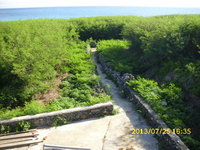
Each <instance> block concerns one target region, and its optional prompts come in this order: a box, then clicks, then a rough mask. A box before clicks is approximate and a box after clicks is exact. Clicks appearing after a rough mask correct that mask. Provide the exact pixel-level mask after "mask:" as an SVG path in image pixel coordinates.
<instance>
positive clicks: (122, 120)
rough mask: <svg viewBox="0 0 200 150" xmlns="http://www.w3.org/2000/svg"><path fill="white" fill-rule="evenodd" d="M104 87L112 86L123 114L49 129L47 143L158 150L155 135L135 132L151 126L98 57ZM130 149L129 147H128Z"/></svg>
mask: <svg viewBox="0 0 200 150" xmlns="http://www.w3.org/2000/svg"><path fill="white" fill-rule="evenodd" d="M94 63H95V65H96V66H97V72H98V74H99V76H100V77H101V82H102V85H103V86H106V87H110V88H109V90H110V93H111V96H112V99H113V103H114V107H115V108H117V109H118V110H119V113H118V114H116V115H113V116H107V117H104V118H97V119H87V120H84V121H78V122H76V123H72V124H68V125H64V126H59V127H57V128H54V127H53V128H50V129H46V131H47V132H48V133H47V139H46V141H45V142H44V143H47V144H55V145H63V146H74V147H84V148H90V149H91V150H158V142H157V140H156V139H155V138H154V137H153V135H133V134H131V132H132V129H133V128H150V127H149V126H148V125H147V124H146V122H145V120H144V119H143V118H142V117H141V116H140V115H139V114H138V113H137V112H136V109H135V107H134V106H133V104H132V103H131V102H129V101H128V100H127V99H125V98H123V97H121V95H120V91H119V89H118V88H117V87H116V85H115V84H114V83H113V82H112V81H111V80H109V79H107V78H106V75H105V74H104V73H102V71H101V66H100V65H99V64H98V63H97V62H96V59H94ZM128 148H129V149H128Z"/></svg>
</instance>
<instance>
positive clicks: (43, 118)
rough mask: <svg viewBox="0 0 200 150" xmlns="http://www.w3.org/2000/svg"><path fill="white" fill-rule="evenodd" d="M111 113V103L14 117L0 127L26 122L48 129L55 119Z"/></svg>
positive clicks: (70, 118)
mask: <svg viewBox="0 0 200 150" xmlns="http://www.w3.org/2000/svg"><path fill="white" fill-rule="evenodd" d="M112 111H113V105H112V103H111V102H108V103H101V104H96V105H93V106H87V107H78V108H72V109H66V110H61V111H54V112H49V113H42V114H37V115H29V116H22V117H16V118H13V119H7V120H0V126H1V125H4V126H11V127H15V126H16V125H17V124H18V123H19V122H22V121H28V122H30V124H31V126H32V128H38V127H39V128H40V127H49V126H52V125H53V123H54V121H55V120H56V118H58V117H61V118H64V119H65V120H67V121H68V122H72V121H77V120H82V119H88V118H95V117H100V116H104V115H111V114H112Z"/></svg>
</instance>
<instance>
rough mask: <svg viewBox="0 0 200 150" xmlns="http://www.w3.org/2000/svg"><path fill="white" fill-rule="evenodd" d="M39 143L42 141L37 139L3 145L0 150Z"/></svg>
mask: <svg viewBox="0 0 200 150" xmlns="http://www.w3.org/2000/svg"><path fill="white" fill-rule="evenodd" d="M40 142H43V140H41V139H38V140H32V141H25V142H19V143H10V144H4V145H0V149H6V148H7V149H8V148H14V147H20V146H26V145H30V144H37V143H40Z"/></svg>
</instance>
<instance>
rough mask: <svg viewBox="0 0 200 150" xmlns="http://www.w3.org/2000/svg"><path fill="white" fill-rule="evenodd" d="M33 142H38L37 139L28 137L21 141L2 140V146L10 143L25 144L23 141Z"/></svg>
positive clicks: (0, 143) (0, 142)
mask: <svg viewBox="0 0 200 150" xmlns="http://www.w3.org/2000/svg"><path fill="white" fill-rule="evenodd" d="M32 140H36V138H32V137H28V138H20V139H9V140H1V141H0V145H3V144H8V143H17V142H23V141H32Z"/></svg>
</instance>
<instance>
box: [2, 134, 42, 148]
mask: <svg viewBox="0 0 200 150" xmlns="http://www.w3.org/2000/svg"><path fill="white" fill-rule="evenodd" d="M38 136H39V134H38V133H37V130H29V131H24V132H20V133H9V134H3V135H0V149H8V148H15V147H19V146H28V145H30V144H37V143H40V142H42V141H43V139H38Z"/></svg>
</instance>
